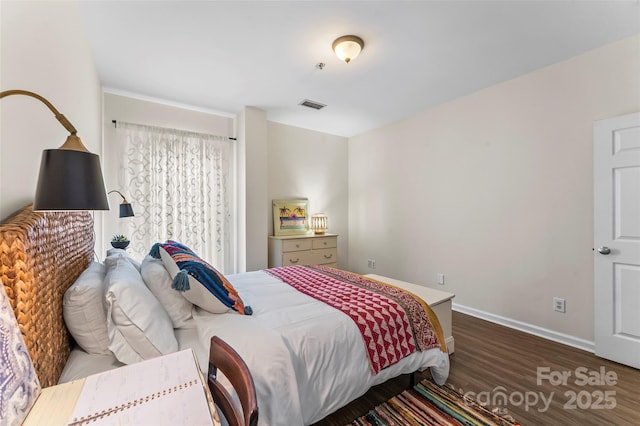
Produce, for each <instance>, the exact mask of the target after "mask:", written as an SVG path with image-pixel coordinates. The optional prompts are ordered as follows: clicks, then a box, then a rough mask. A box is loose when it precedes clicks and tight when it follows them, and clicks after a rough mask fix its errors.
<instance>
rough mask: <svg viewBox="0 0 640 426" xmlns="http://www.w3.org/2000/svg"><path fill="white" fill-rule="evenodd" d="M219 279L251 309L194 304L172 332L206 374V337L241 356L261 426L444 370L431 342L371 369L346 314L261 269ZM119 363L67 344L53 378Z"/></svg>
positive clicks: (316, 414)
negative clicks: (222, 310)
mask: <svg viewBox="0 0 640 426" xmlns="http://www.w3.org/2000/svg"><path fill="white" fill-rule="evenodd" d="M226 277H227V278H228V279H229V281H230V282H231V283H232V284H233V286H234V287H235V288H236V290H237V291H238V293H239V294H240V296H241V297H242V299H243V301H244V303H245V306H246V305H250V306H251V307H252V308H253V315H252V316H243V315H238V314H237V313H235V312H230V313H226V314H211V313H209V312H206V311H204V310H201V309H199V308H194V309H193V319H192V320H190V321H189V322H188V323H187V324H185V326H184V327H182V328H179V329H175V335H176V339H177V340H178V344H179V348H180V350H182V349H187V348H191V349H193V351H194V352H195V354H196V357H197V359H198V363H199V364H200V368H201V370H202V371H203V373H205V374H206V372H207V368H208V364H209V341H210V339H211V336H213V335H218V336H220V337H221V338H222V339H224V340H225V341H227V342H228V343H229V344H230V345H231V346H232V347H233V348H234V349H235V350H236V351H237V352H238V353H239V354H240V355H241V356H242V358H243V359H244V360H245V362H246V363H247V365H248V366H249V369H250V370H251V373H252V376H253V379H254V382H255V384H256V391H257V397H258V407H259V410H260V411H259V419H258V420H259V421H258V423H259V424H260V425H272V426H275V425H286V426H290V425H302V424H311V423H314V422H316V421H318V420H320V419H322V418H324V417H326V416H327V415H328V414H331V413H332V412H334V411H335V410H337V409H338V408H340V407H342V406H344V405H345V404H347V403H349V402H350V401H352V400H354V399H356V398H358V397H359V396H361V395H363V394H364V393H365V392H366V391H367V390H368V389H369V388H370V387H371V386H374V385H377V384H379V383H382V382H384V381H386V380H388V379H390V378H392V377H396V376H398V375H400V374H405V373H411V372H413V371H416V370H419V369H420V370H421V369H425V368H427V367H431V374H432V376H433V378H434V379H435V380H436V381H437V382H438V383H440V384H442V383H444V382H445V380H446V378H447V376H448V374H449V357H448V354H446V353H444V352H442V351H440V349H439V348H435V349H429V350H427V351H422V352H415V353H413V354H411V355H410V356H408V357H407V358H405V359H403V360H402V361H401V362H399V363H397V364H394V365H392V366H390V367H388V368H386V369H383V370H382V371H381V372H380V373H378V374H377V375H373V374H372V372H371V367H370V365H369V361H368V359H367V356H366V352H365V347H364V343H363V341H362V336H361V335H360V332H359V331H358V328H357V327H356V326H355V324H354V323H353V321H352V320H351V318H349V317H348V316H347V315H345V314H344V313H342V312H340V311H338V310H336V309H334V308H332V307H330V306H328V305H326V304H324V303H322V302H319V301H317V300H315V299H313V298H311V297H309V296H306V295H304V294H302V293H300V292H298V291H297V290H295V289H293V288H292V287H290V286H289V285H287V284H285V283H283V282H282V281H280V280H279V279H277V278H275V277H273V276H271V275H269V274H266V273H264V272H262V271H256V272H248V273H244V274H235V275H227V276H226ZM328 337H329V338H328ZM122 365H123V364H121V363H120V362H118V361H117V359H116V358H115V356H114V355H113V354H108V355H92V354H87V353H86V352H84V351H82V350H80V349H74V350H73V351H72V352H71V356H70V358H69V361H68V362H67V365H66V366H65V369H64V371H63V373H62V376H61V377H60V380H59V383H64V382H68V381H71V380H75V379H79V378H82V377H87V376H88V375H91V374H96V373H99V372H102V371H106V370H110V369H113V368H117V367H120V366H122ZM230 390H231V389H230Z"/></svg>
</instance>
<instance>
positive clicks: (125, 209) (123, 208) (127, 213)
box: [108, 189, 135, 217]
mask: <svg viewBox="0 0 640 426" xmlns="http://www.w3.org/2000/svg"><path fill="white" fill-rule="evenodd" d="M112 192H117V193H118V194H119V195H120V196H121V197H122V203H120V217H132V216H135V215H134V214H133V207H131V203H129V202H128V201H127V199H126V198H125V197H124V195H122V193H121V192H120V191H117V190H115V189H114V190H113V191H109V192H108V194H111V193H112Z"/></svg>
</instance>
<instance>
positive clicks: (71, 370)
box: [58, 319, 209, 384]
mask: <svg viewBox="0 0 640 426" xmlns="http://www.w3.org/2000/svg"><path fill="white" fill-rule="evenodd" d="M195 327H196V325H195V322H194V321H193V319H190V320H189V321H187V322H186V324H185V325H184V327H183V328H179V329H175V330H174V332H175V335H176V340H178V345H179V348H180V349H179V350H183V349H189V348H192V349H193V350H194V352H196V353H203V352H205V350H204V349H203V347H202V344H201V342H200V338H199V336H198V330H196V328H195ZM207 350H208V349H207ZM206 353H207V360H206V363H205V364H204V365H203V364H200V369H201V370H202V371H203V372H205V373H206V371H207V366H208V363H209V360H208V352H206ZM198 362H200V359H198ZM123 365H124V364H123V363H121V362H120V361H118V360H117V359H116V357H115V355H114V354H113V353H108V354H88V353H86V352H85V351H83V350H82V349H81V348H78V347H76V348H75V349H73V350H72V351H71V354H70V355H69V359H68V360H67V363H66V364H65V366H64V370H62V374H61V375H60V379H58V384H60V383H66V382H70V381H72V380H78V379H82V378H84V377H87V376H90V375H92V374H98V373H102V372H103V371H107V370H113V369H114V368H118V367H122V366H123Z"/></svg>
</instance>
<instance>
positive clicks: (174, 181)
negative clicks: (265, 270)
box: [116, 122, 233, 273]
mask: <svg viewBox="0 0 640 426" xmlns="http://www.w3.org/2000/svg"><path fill="white" fill-rule="evenodd" d="M116 131H117V135H118V138H119V144H120V146H121V147H123V148H124V149H123V151H122V152H121V162H120V164H121V166H120V170H119V177H118V179H119V184H120V187H121V188H123V190H124V192H125V193H126V196H127V198H128V201H129V202H131V204H132V205H133V208H134V211H135V217H133V218H130V219H127V220H122V221H121V222H122V223H121V227H122V228H123V233H125V234H126V235H127V236H128V237H129V238H130V239H131V245H130V246H129V250H130V251H131V252H132V253H133V254H134V255H136V256H139V257H144V256H145V255H146V254H147V253H148V252H149V249H150V248H151V246H152V245H153V244H154V243H156V242H158V241H164V240H166V239H173V240H176V241H179V242H181V243H183V244H185V245H187V246H189V247H190V248H191V249H193V250H194V251H195V252H196V253H197V254H198V255H200V257H202V258H203V259H205V260H206V261H208V262H209V263H211V264H212V265H214V266H215V267H216V268H219V269H220V270H221V272H223V273H224V272H225V271H231V270H232V269H233V267H232V265H233V263H232V261H233V259H232V254H233V249H232V245H231V223H230V222H231V188H230V176H232V174H231V171H230V167H231V165H232V161H231V156H232V153H233V150H232V146H231V143H232V142H231V141H230V140H229V138H227V137H222V136H214V135H206V134H201V133H193V132H186V131H182V130H175V129H166V128H161V127H151V126H143V125H138V124H130V123H121V122H118V123H117V130H116Z"/></svg>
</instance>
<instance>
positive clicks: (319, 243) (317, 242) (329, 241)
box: [313, 237, 338, 250]
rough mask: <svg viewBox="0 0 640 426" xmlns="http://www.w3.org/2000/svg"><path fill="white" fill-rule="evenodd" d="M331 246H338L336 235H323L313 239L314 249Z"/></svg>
mask: <svg viewBox="0 0 640 426" xmlns="http://www.w3.org/2000/svg"><path fill="white" fill-rule="evenodd" d="M332 247H338V239H337V238H336V237H323V238H314V239H313V248H314V250H315V249H324V248H332Z"/></svg>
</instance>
